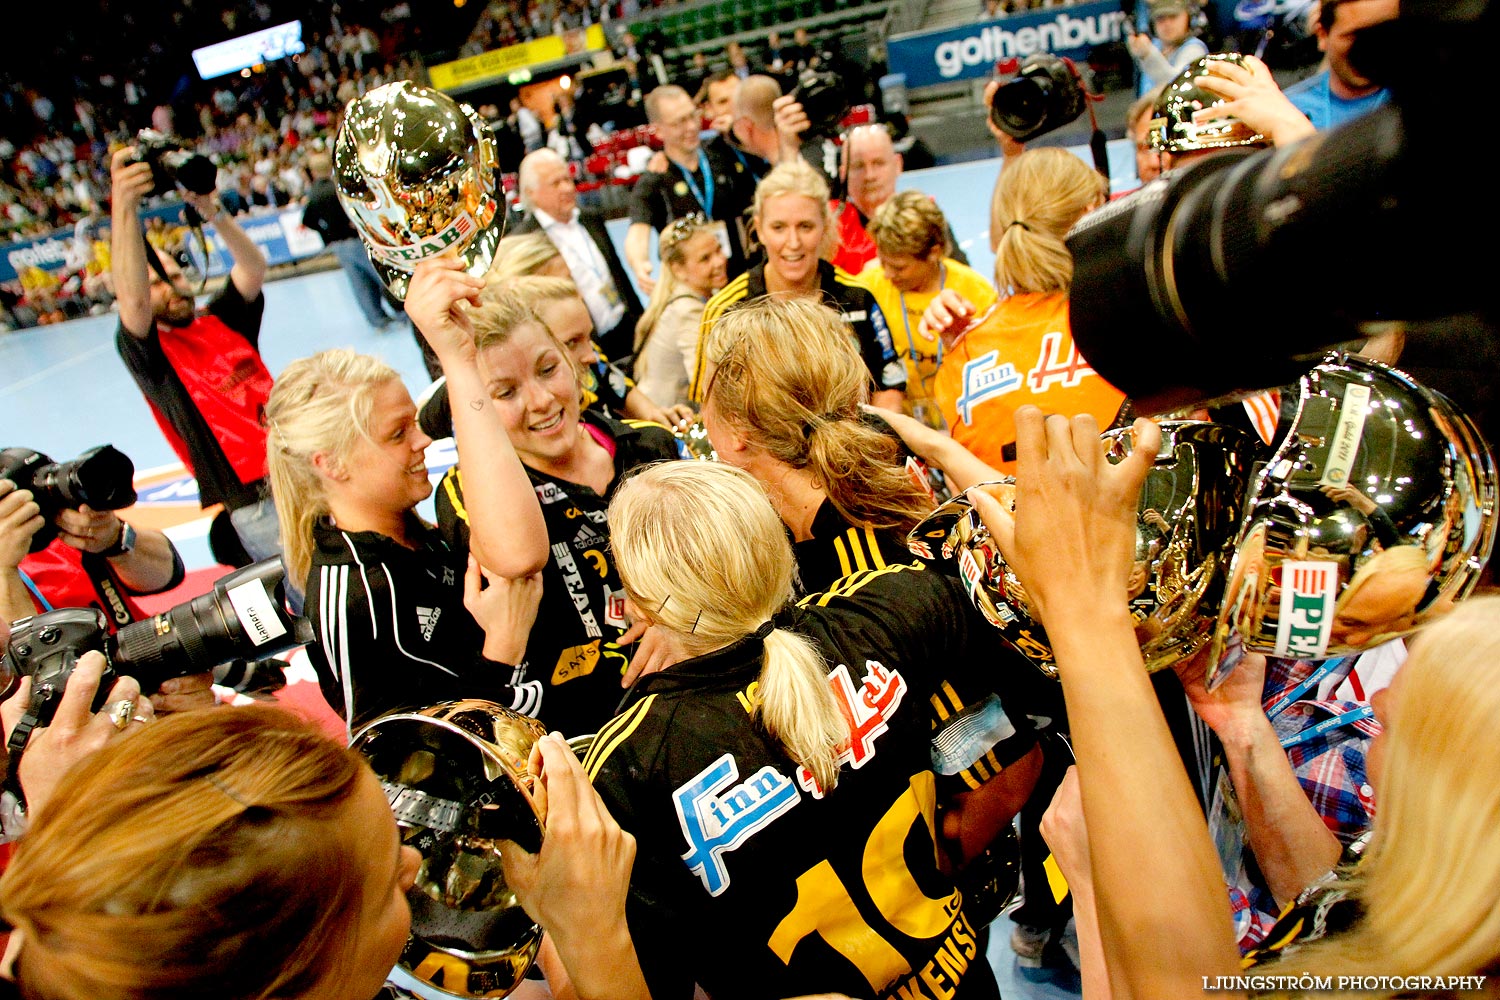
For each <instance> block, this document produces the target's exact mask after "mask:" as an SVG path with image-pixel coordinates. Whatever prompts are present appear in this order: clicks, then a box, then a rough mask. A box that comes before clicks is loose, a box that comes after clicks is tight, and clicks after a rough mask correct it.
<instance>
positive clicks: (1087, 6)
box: [886, 0, 1126, 88]
mask: <svg viewBox="0 0 1500 1000" xmlns="http://www.w3.org/2000/svg"><path fill="white" fill-rule="evenodd" d="M1125 22H1126V18H1125V14H1124V13H1123V12H1122V11H1121V10H1120V4H1119V0H1105V2H1102V3H1078V4H1071V5H1069V6H1067V7H1048V8H1045V9H1043V10H1040V11H1036V12H1032V13H1026V14H1011V15H1010V16H1009V17H1002V18H996V19H994V20H991V21H981V22H979V23H978V24H969V25H964V26H963V27H959V28H946V29H944V30H942V31H922V32H915V33H913V34H909V35H896V36H894V37H892V38H891V39H890V40H889V41H887V42H886V59H887V61H888V62H889V64H890V72H892V73H902V74H905V76H906V86H907V87H908V88H912V87H926V86H931V85H932V84H934V83H952V82H954V81H956V80H972V79H976V78H979V77H986V76H989V75H990V74H991V73H993V72H994V69H995V62H996V60H999V59H1010V58H1024V57H1025V56H1029V55H1031V54H1032V53H1033V52H1051V53H1052V54H1053V55H1058V56H1067V57H1069V58H1072V59H1086V58H1087V57H1088V54H1089V53H1090V52H1092V51H1093V49H1094V47H1095V46H1097V45H1104V44H1106V43H1108V42H1118V41H1121V40H1123V39H1124V38H1125V31H1126V29H1125Z"/></svg>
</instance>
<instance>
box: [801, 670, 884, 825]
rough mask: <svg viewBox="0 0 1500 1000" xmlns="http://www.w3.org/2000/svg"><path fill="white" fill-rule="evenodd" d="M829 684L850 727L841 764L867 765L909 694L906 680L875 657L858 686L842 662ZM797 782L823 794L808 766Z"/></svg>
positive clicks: (817, 796) (838, 758)
mask: <svg viewBox="0 0 1500 1000" xmlns="http://www.w3.org/2000/svg"><path fill="white" fill-rule="evenodd" d="M828 686H829V687H830V688H832V689H833V697H834V700H835V701H837V702H838V706H839V713H840V714H841V715H843V717H844V722H845V724H847V725H848V727H849V744H848V745H847V746H846V747H844V749H842V750H840V751H839V754H838V756H837V757H836V758H835V760H836V761H837V762H838V764H839V766H843V765H844V764H848V765H849V766H851V767H853V768H856V769H858V768H861V767H864V766H865V764H867V763H869V762H870V760H872V759H873V758H874V756H875V740H876V739H877V738H879V736H880V734H881V733H883V732H885V731H886V730H887V729H889V728H890V725H891V717H892V716H893V715H895V714H896V709H898V708H900V707H901V699H902V698H903V697H905V695H906V680H905V678H903V677H902V676H901V674H900V673H898V672H897V671H895V670H887V669H886V668H885V667H884V666H882V665H881V664H879V663H877V662H876V661H874V660H866V661H865V675H864V678H863V680H862V682H861V683H860V685H859V687H857V688H856V687H855V686H854V681H853V679H851V678H850V676H849V668H848V667H846V666H844V664H842V663H840V664H839V665H838V666H837V667H834V668H833V670H831V671H829V673H828ZM797 784H799V785H801V786H802V787H803V788H804V789H806V790H807V791H809V792H811V793H812V796H813V798H817V799H820V798H822V797H823V790H822V789H821V788H819V787H818V783H817V782H816V781H814V780H813V776H812V772H811V771H809V770H808V769H807V768H805V767H800V768H798V769H797Z"/></svg>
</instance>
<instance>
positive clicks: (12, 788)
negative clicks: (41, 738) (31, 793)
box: [4, 690, 47, 807]
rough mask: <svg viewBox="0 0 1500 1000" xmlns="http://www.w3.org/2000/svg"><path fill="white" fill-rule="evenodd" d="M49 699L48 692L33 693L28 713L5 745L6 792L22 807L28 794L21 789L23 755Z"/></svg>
mask: <svg viewBox="0 0 1500 1000" xmlns="http://www.w3.org/2000/svg"><path fill="white" fill-rule="evenodd" d="M46 699H47V692H45V691H41V692H39V691H36V690H33V691H32V692H31V699H30V701H29V702H28V703H27V705H26V711H25V712H23V713H22V714H21V718H20V720H19V721H18V722H17V723H16V728H14V729H12V730H11V731H10V739H9V740H7V741H6V743H5V757H6V762H5V785H4V790H5V791H7V792H10V793H11V794H12V795H14V796H15V797H16V801H17V802H19V803H20V804H21V805H22V807H24V806H25V805H26V793H25V791H23V790H22V789H21V755H22V754H24V753H25V752H26V745H27V744H28V743H29V742H31V731H32V730H33V729H35V728H36V727H37V724H38V723H39V722H41V716H40V714H39V712H40V710H41V707H42V703H43V702H44V701H45V700H46Z"/></svg>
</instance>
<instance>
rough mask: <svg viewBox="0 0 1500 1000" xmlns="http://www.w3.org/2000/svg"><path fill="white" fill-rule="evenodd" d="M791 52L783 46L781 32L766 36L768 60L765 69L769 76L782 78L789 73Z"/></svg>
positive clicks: (787, 47)
mask: <svg viewBox="0 0 1500 1000" xmlns="http://www.w3.org/2000/svg"><path fill="white" fill-rule="evenodd" d="M789 51H791V49H790V47H789V46H785V45H782V44H781V32H779V31H773V32H771V33H770V34H768V35H766V60H765V69H766V73H767V75H769V76H780V75H781V74H782V73H785V72H786V71H787V68H788V66H787V53H788V52H789Z"/></svg>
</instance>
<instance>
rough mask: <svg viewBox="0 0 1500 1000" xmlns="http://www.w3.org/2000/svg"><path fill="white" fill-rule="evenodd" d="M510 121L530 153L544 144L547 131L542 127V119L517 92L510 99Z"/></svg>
mask: <svg viewBox="0 0 1500 1000" xmlns="http://www.w3.org/2000/svg"><path fill="white" fill-rule="evenodd" d="M510 122H511V125H512V127H514V128H515V130H516V132H517V133H518V134H519V135H520V136H521V144H522V145H524V146H525V147H526V152H528V153H530V152H532V151H533V150H537V149H541V148H542V147H543V146H544V145H546V142H547V131H546V129H544V128H543V127H542V120H541V119H540V118H538V117H537V114H536V112H535V111H533V110H531V109H530V108H528V107H527V106H526V104H525V103H524V102H523V101H522V100H521V97H520V95H519V94H518V95H516V96H515V97H512V98H511V99H510Z"/></svg>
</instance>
